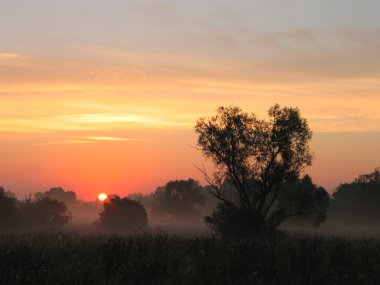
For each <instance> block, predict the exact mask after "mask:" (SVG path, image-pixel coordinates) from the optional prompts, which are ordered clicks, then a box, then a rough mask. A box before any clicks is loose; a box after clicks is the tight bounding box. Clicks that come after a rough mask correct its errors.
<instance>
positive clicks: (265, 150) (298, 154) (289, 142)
mask: <svg viewBox="0 0 380 285" xmlns="http://www.w3.org/2000/svg"><path fill="white" fill-rule="evenodd" d="M268 115H269V118H270V119H269V120H268V121H265V120H259V119H257V118H256V116H255V115H254V114H248V113H245V112H243V111H242V110H241V109H240V108H239V107H235V106H231V107H227V108H225V107H219V108H218V110H217V115H216V116H213V117H211V118H209V119H208V120H206V119H205V118H200V119H199V120H198V121H197V124H196V126H195V131H196V133H197V134H198V135H199V137H198V146H199V147H200V149H201V150H202V152H203V154H204V156H205V157H206V158H209V159H211V160H212V161H213V162H214V163H215V165H216V167H217V170H216V172H215V174H214V178H211V177H210V176H209V175H208V174H207V173H206V171H205V170H202V169H201V171H202V172H203V173H204V174H205V177H206V179H207V181H208V182H209V183H210V184H211V185H212V186H213V191H212V194H213V195H214V196H215V197H217V198H218V199H219V200H220V201H221V203H222V204H223V205H221V206H219V207H218V208H217V209H216V211H214V214H213V215H212V216H210V217H209V218H207V219H206V222H208V223H209V224H211V225H214V226H216V227H219V231H223V228H225V227H228V225H224V226H222V224H223V223H224V222H225V221H226V222H227V220H228V221H229V220H230V219H231V221H232V222H236V220H238V219H240V220H241V223H240V224H241V226H242V227H243V228H242V230H241V232H242V233H244V232H245V235H252V234H261V233H265V232H267V231H273V230H274V229H276V228H277V227H278V226H279V225H280V224H281V223H282V222H283V221H284V220H286V219H287V218H289V217H293V216H304V217H306V218H316V217H318V216H320V217H321V219H320V220H319V221H318V222H316V223H315V224H319V222H321V221H323V217H322V216H323V214H321V213H319V214H315V215H313V214H312V213H310V212H309V208H306V207H309V206H310V203H311V204H314V203H315V202H316V201H311V200H310V199H309V198H317V197H314V196H313V195H296V194H295V193H293V192H289V191H286V185H287V184H289V183H291V182H294V181H296V180H297V179H298V177H299V176H300V173H301V171H302V170H303V169H304V167H305V166H307V165H311V162H312V155H311V153H310V150H309V145H308V143H309V141H310V139H311V135H312V134H311V131H310V130H309V127H308V124H307V121H306V120H305V119H303V118H302V117H301V116H300V112H299V110H298V109H297V108H290V107H284V108H281V107H280V106H279V105H277V104H276V105H274V106H273V107H271V108H270V109H269V112H268ZM226 181H227V182H228V184H230V185H231V187H232V189H233V192H234V193H235V195H232V196H231V195H230V194H231V193H230V191H225V190H224V187H223V186H224V185H225V183H226ZM231 187H230V188H231ZM306 192H307V191H306ZM306 192H305V193H306ZM226 194H227V195H226ZM289 198H294V199H295V200H292V199H289ZM301 198H305V199H306V200H305V201H297V199H301ZM303 202H305V203H308V204H306V207H301V206H300V205H301V204H302V203H303ZM227 208H228V209H227ZM312 209H316V210H317V209H319V210H326V209H325V207H323V206H321V207H312ZM231 215H235V217H228V219H227V216H231ZM226 219H227V220H226Z"/></svg>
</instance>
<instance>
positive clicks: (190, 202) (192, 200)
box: [152, 179, 206, 221]
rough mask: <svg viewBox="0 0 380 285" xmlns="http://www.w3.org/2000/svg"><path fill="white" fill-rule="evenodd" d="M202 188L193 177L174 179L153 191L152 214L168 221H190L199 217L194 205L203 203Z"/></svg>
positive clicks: (204, 197)
mask: <svg viewBox="0 0 380 285" xmlns="http://www.w3.org/2000/svg"><path fill="white" fill-rule="evenodd" d="M204 192H205V191H204V188H203V187H202V186H201V185H200V184H199V182H198V181H195V180H193V179H188V180H174V181H170V182H168V183H166V185H165V186H162V187H158V188H157V189H156V191H155V192H154V193H153V209H152V215H153V216H161V217H163V218H165V219H167V220H169V221H180V220H181V221H192V220H196V219H199V218H200V212H199V211H198V210H197V209H196V208H195V205H199V206H200V205H203V203H204V202H205V199H206V196H205V194H204Z"/></svg>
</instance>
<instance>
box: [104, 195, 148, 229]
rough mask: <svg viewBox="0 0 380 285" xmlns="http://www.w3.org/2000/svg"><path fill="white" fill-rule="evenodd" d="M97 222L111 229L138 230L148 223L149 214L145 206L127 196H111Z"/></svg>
mask: <svg viewBox="0 0 380 285" xmlns="http://www.w3.org/2000/svg"><path fill="white" fill-rule="evenodd" d="M103 207H104V208H103V211H102V212H101V213H100V214H99V220H98V222H97V224H98V225H99V226H100V227H101V228H104V229H109V230H123V231H124V230H126V231H130V230H136V229H142V228H145V227H146V226H147V225H148V215H147V213H146V210H145V208H144V206H143V205H142V204H141V203H140V202H139V201H135V200H131V199H129V198H127V197H124V198H120V197H119V196H117V195H112V196H110V197H109V198H108V199H107V201H106V202H105V203H104V205H103Z"/></svg>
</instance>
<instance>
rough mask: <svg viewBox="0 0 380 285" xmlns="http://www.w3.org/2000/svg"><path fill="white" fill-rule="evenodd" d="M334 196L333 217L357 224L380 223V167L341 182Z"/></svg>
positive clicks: (331, 212) (331, 211)
mask: <svg viewBox="0 0 380 285" xmlns="http://www.w3.org/2000/svg"><path fill="white" fill-rule="evenodd" d="M332 196H333V199H332V203H331V209H330V213H329V214H330V215H331V217H332V218H333V219H335V220H336V219H337V220H340V221H342V222H343V223H346V224H355V225H356V226H357V225H368V224H371V225H380V207H379V205H380V168H377V169H375V170H374V172H372V173H370V174H363V175H359V177H358V178H356V179H355V180H354V181H352V182H350V183H343V184H340V185H339V186H338V188H337V190H336V192H334V193H333V195H332Z"/></svg>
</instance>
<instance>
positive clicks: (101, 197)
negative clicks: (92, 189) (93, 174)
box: [98, 193, 108, 202]
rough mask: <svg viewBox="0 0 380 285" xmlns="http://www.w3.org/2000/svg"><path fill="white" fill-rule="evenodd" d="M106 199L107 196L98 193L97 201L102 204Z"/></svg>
mask: <svg viewBox="0 0 380 285" xmlns="http://www.w3.org/2000/svg"><path fill="white" fill-rule="evenodd" d="M107 198H108V197H107V194H105V193H100V194H99V195H98V200H99V201H100V202H104V201H105V200H106V199H107Z"/></svg>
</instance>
